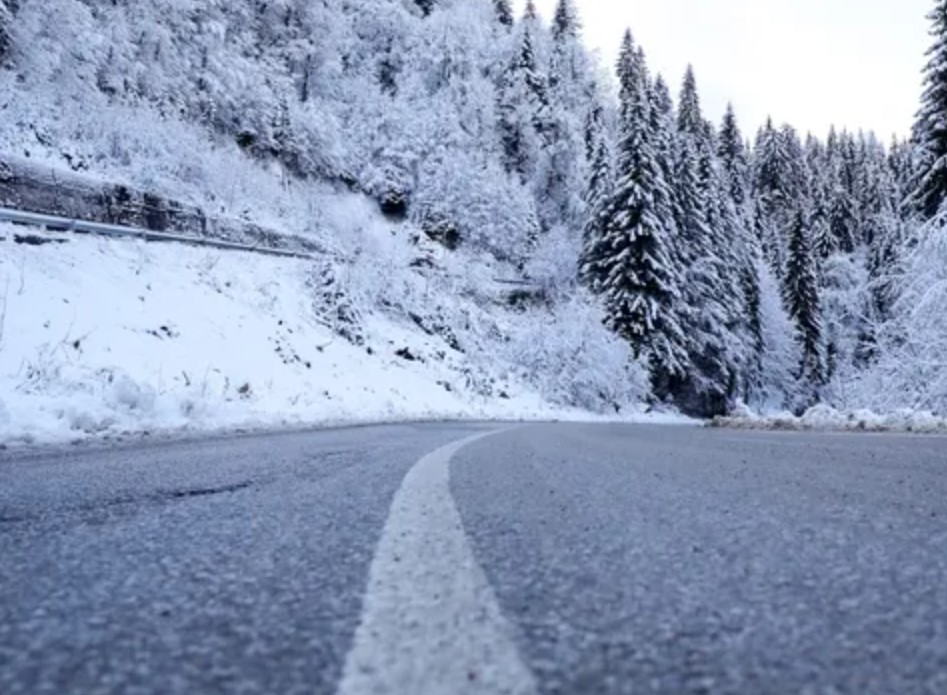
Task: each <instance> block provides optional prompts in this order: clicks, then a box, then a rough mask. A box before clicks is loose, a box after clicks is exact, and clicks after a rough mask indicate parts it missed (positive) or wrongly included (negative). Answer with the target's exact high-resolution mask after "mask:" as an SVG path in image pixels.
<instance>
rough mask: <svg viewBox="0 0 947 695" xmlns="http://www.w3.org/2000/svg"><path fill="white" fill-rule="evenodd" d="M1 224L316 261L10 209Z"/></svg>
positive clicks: (257, 248) (292, 254)
mask: <svg viewBox="0 0 947 695" xmlns="http://www.w3.org/2000/svg"><path fill="white" fill-rule="evenodd" d="M0 222H12V223H14V224H23V225H30V226H33V227H42V228H44V229H49V230H55V231H61V232H74V233H77V234H95V235H99V236H110V237H130V238H135V239H142V240H144V241H159V242H160V241H163V242H174V243H178V244H190V245H193V246H209V247H211V248H216V249H226V250H230V251H245V252H250V253H260V254H265V255H268V256H283V257H290V258H305V259H310V260H313V259H315V258H316V257H315V256H313V255H312V254H308V253H303V252H301V251H289V250H286V249H274V248H270V247H266V246H250V245H248V244H237V243H234V242H230V241H220V240H217V239H207V238H204V237H196V236H189V235H185V234H170V233H168V232H153V231H150V230H147V229H139V228H137V227H125V226H122V225H117V224H105V223H102V222H86V221H84V220H77V219H70V218H67V217H57V216H55V215H44V214H40V213H35V212H26V211H23V210H15V209H13V208H4V207H0Z"/></svg>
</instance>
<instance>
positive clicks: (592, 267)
mask: <svg viewBox="0 0 947 695" xmlns="http://www.w3.org/2000/svg"><path fill="white" fill-rule="evenodd" d="M587 133H588V135H587V139H588V141H589V148H590V161H591V167H590V176H589V183H588V186H587V188H586V192H585V205H586V222H585V226H584V228H583V230H582V254H581V256H580V258H579V278H580V280H581V281H582V282H583V284H585V286H586V287H588V288H589V289H590V290H592V291H593V292H594V293H596V294H599V293H601V292H602V289H603V286H604V282H605V262H606V255H607V249H606V246H605V231H606V228H607V225H608V220H609V204H610V201H611V196H612V186H613V180H612V153H611V148H610V147H609V142H608V134H607V132H606V129H605V123H604V112H603V110H602V108H601V107H595V108H593V109H592V111H591V113H590V115H589V124H588V126H587Z"/></svg>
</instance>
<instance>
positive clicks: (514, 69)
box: [497, 8, 550, 183]
mask: <svg viewBox="0 0 947 695" xmlns="http://www.w3.org/2000/svg"><path fill="white" fill-rule="evenodd" d="M534 9H535V8H534ZM535 30H536V27H535V26H534V24H533V23H532V22H528V21H527V22H523V23H521V25H520V29H519V32H520V35H519V37H518V44H517V47H516V53H515V55H514V56H513V59H512V61H511V62H510V64H509V66H508V67H507V69H506V70H505V71H504V73H503V75H501V77H500V84H499V87H498V94H497V102H498V103H497V111H498V115H499V124H498V125H499V131H500V140H501V143H502V146H503V162H504V166H505V168H506V170H507V171H508V172H510V173H516V174H518V175H519V177H520V179H521V180H522V181H523V183H527V182H528V181H529V180H530V179H531V178H532V175H533V173H534V170H535V166H536V163H537V158H538V156H539V150H540V147H541V145H542V142H541V141H542V139H543V136H544V135H545V134H546V133H547V131H548V127H549V120H550V119H549V114H548V110H549V95H548V91H547V88H546V80H545V76H544V75H542V74H541V73H540V71H539V65H538V61H537V59H536V52H535V50H534V38H533V32H534V31H535Z"/></svg>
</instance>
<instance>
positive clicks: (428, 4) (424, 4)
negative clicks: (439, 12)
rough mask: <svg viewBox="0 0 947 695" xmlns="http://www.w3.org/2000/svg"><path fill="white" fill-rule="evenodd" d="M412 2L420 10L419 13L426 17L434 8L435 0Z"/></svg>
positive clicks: (415, 0) (416, 0)
mask: <svg viewBox="0 0 947 695" xmlns="http://www.w3.org/2000/svg"><path fill="white" fill-rule="evenodd" d="M414 4H415V5H417V6H418V9H420V10H421V14H422V15H423V16H424V17H427V16H428V15H429V14H431V12H432V11H433V10H434V7H435V5H437V0H414Z"/></svg>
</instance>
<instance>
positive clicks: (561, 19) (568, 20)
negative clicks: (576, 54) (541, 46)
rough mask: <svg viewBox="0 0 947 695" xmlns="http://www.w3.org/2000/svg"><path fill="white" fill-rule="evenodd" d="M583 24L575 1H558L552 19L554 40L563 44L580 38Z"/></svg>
mask: <svg viewBox="0 0 947 695" xmlns="http://www.w3.org/2000/svg"><path fill="white" fill-rule="evenodd" d="M580 29H581V23H580V22H579V13H578V12H577V11H576V9H575V3H574V0H557V2H556V9H555V11H554V13H553V17H552V38H553V40H554V41H557V42H561V41H566V40H569V39H572V40H575V39H578V38H579V31H580Z"/></svg>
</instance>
